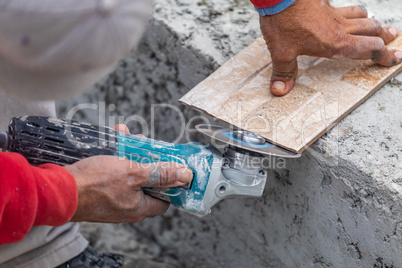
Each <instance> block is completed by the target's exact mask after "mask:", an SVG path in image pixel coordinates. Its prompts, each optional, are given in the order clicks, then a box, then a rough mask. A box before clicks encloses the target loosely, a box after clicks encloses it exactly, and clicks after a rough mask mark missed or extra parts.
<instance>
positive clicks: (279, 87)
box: [272, 81, 286, 91]
mask: <svg viewBox="0 0 402 268" xmlns="http://www.w3.org/2000/svg"><path fill="white" fill-rule="evenodd" d="M272 88H275V89H277V90H280V91H284V90H285V88H286V85H285V83H284V82H282V81H275V82H274V83H273V84H272Z"/></svg>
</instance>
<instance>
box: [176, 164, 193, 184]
mask: <svg viewBox="0 0 402 268" xmlns="http://www.w3.org/2000/svg"><path fill="white" fill-rule="evenodd" d="M192 179H193V172H192V171H191V169H189V168H187V167H182V168H179V169H177V180H178V181H180V182H181V183H183V184H187V183H189V182H190V181H191V180H192Z"/></svg>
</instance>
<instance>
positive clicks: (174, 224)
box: [58, 0, 402, 267]
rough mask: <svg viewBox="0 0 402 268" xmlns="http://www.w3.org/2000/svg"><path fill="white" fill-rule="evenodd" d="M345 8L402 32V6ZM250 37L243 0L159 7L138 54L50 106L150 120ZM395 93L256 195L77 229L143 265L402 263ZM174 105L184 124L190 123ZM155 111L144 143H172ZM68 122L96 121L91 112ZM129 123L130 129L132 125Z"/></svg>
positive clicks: (393, 1)
mask: <svg viewBox="0 0 402 268" xmlns="http://www.w3.org/2000/svg"><path fill="white" fill-rule="evenodd" d="M334 2H335V4H337V5H338V6H339V5H344V4H347V3H348V4H351V1H334ZM353 3H357V4H365V5H366V6H367V7H368V9H369V11H372V12H373V13H375V14H376V18H378V19H379V20H380V21H381V22H383V23H384V22H386V23H388V24H392V25H394V26H396V27H399V28H402V15H401V14H402V13H401V10H402V3H401V2H400V0H388V1H377V0H368V1H355V2H353ZM258 35H259V30H258V16H257V15H256V14H255V11H254V10H252V7H251V5H250V4H249V3H248V2H246V1H240V0H239V1H233V0H230V1H228V0H210V1H207V0H202V1H198V2H197V1H192V0H181V1H179V0H167V1H162V0H158V1H156V4H155V14H154V15H153V18H152V20H151V21H150V23H149V26H148V31H147V33H146V35H145V36H144V40H143V42H142V43H141V45H140V46H139V48H138V50H137V51H136V52H133V54H132V55H130V57H128V58H127V59H125V60H124V61H122V62H121V64H120V65H119V67H118V68H117V70H116V71H115V72H114V73H113V74H111V75H110V76H109V77H108V78H107V79H106V80H105V81H103V82H101V83H99V84H98V85H97V86H96V87H95V88H94V89H93V90H91V91H90V92H88V93H86V94H85V95H83V96H79V97H78V98H76V99H75V100H71V101H68V102H60V103H59V104H58V110H59V114H60V115H61V116H63V114H64V115H65V114H66V112H67V111H69V110H70V109H71V107H73V106H75V105H76V104H79V103H84V102H91V103H99V102H105V107H106V111H107V112H108V114H110V115H114V116H118V115H125V116H126V117H127V116H129V115H132V114H137V115H140V116H142V117H144V118H145V120H146V121H147V122H148V123H149V124H150V122H151V110H152V109H151V104H158V103H168V104H174V105H177V99H178V98H180V97H181V96H182V95H184V94H185V93H186V92H187V91H188V90H190V89H191V88H192V87H193V86H194V85H196V84H197V83H198V82H199V81H201V80H202V79H204V78H205V77H207V76H208V75H209V74H210V73H211V72H212V71H213V70H214V69H216V68H217V67H218V66H219V65H220V64H222V63H223V62H225V60H227V59H229V58H230V57H231V56H233V55H234V54H235V53H237V52H239V51H240V50H241V49H242V48H244V47H245V46H247V44H249V43H250V42H251V41H252V40H254V38H256V37H257V36H258ZM401 91H402V75H399V76H398V77H397V78H396V79H394V80H392V81H391V82H390V83H388V84H386V85H385V86H384V87H383V88H382V89H380V91H379V92H378V93H376V94H374V95H373V96H372V97H371V98H370V99H369V100H367V101H366V102H365V103H363V104H362V105H361V106H360V107H358V108H357V109H356V110H355V111H354V112H353V113H352V114H350V115H349V116H347V117H346V118H345V119H344V120H342V121H341V122H340V123H339V124H338V125H337V126H336V127H335V128H334V129H332V130H331V131H329V132H328V133H327V134H326V135H324V136H323V137H322V138H321V139H320V140H318V141H317V142H316V143H315V144H313V145H312V146H311V147H310V148H309V149H308V150H307V151H305V152H304V153H303V156H302V157H301V158H300V159H297V160H288V161H286V162H285V167H283V168H275V167H273V168H272V169H271V170H270V171H269V178H268V182H267V186H266V189H265V192H264V195H263V196H262V197H261V198H257V199H233V200H226V201H223V202H221V203H219V204H218V205H217V206H216V207H214V208H213V211H212V214H211V215H209V216H207V217H205V218H201V219H200V218H197V217H194V216H191V215H188V214H185V213H183V212H180V211H178V210H177V209H175V208H171V209H169V211H168V213H167V214H166V215H164V216H161V217H157V218H154V219H149V220H146V221H144V222H142V223H139V224H123V225H99V224H84V225H83V227H82V229H83V232H84V234H85V235H86V236H87V237H88V238H89V239H90V241H91V243H92V244H93V245H95V246H96V247H98V248H99V249H103V250H110V251H117V252H121V253H124V254H126V255H127V256H128V259H129V260H130V261H133V262H132V263H137V265H140V266H141V267H166V266H169V264H170V265H173V266H177V267H402V244H401V241H402V220H401V216H400V215H401V210H402V207H401V193H402V168H401V167H402V165H401V161H400V159H399V158H400V157H402V153H401V151H402V150H401V144H402V135H401V134H402V131H401V128H402V125H401V122H402V120H401V119H402V116H401V108H400V103H401ZM110 104H114V105H116V109H111V110H113V111H112V112H110V111H109V109H108V107H110V108H113V107H112V106H109V105H110ZM177 107H179V109H180V110H181V111H183V113H184V116H185V118H186V119H187V120H189V119H190V118H192V117H193V116H194V115H198V112H196V111H194V110H191V109H189V108H186V107H183V106H180V105H177ZM156 114H157V116H156V117H155V119H156V120H155V121H156V122H155V127H154V130H155V135H154V137H156V138H160V139H164V140H168V141H172V140H174V139H175V138H176V137H177V136H178V135H179V130H180V120H179V116H178V114H177V113H176V112H175V111H174V110H173V109H171V108H157V109H155V115H156ZM102 117H104V115H102ZM106 117H107V116H106ZM76 118H78V119H81V120H85V121H90V122H93V123H99V122H98V120H99V119H98V115H97V112H96V111H89V110H85V111H81V112H79V113H78V114H77V117H76ZM102 120H103V119H102ZM102 120H101V121H102ZM209 120H210V122H211V123H214V122H213V120H212V119H209ZM106 121H107V120H106ZM130 126H131V129H132V131H133V132H138V131H136V130H138V129H139V126H138V124H137V125H136V124H132V125H130ZM197 139H198V137H197ZM271 161H272V163H275V161H277V159H271ZM133 241H134V242H133ZM151 260H153V261H157V262H159V264H158V263H154V262H152V261H151ZM161 263H164V264H161ZM130 265H131V264H129V267H132V266H130Z"/></svg>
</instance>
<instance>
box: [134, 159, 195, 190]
mask: <svg viewBox="0 0 402 268" xmlns="http://www.w3.org/2000/svg"><path fill="white" fill-rule="evenodd" d="M141 172H142V182H141V184H140V186H141V187H150V186H152V187H176V186H183V185H186V184H188V183H190V182H191V180H192V179H193V172H192V170H191V169H190V168H188V167H186V166H184V165H181V164H178V163H175V162H158V163H153V164H150V165H147V166H146V167H145V166H144V167H142V168H141Z"/></svg>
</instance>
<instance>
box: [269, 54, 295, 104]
mask: <svg viewBox="0 0 402 268" xmlns="http://www.w3.org/2000/svg"><path fill="white" fill-rule="evenodd" d="M281 54H282V53H281ZM271 55H272V76H271V84H270V86H271V88H270V89H271V93H272V94H273V95H275V96H284V95H286V94H288V93H289V91H291V90H292V89H293V87H294V85H295V81H296V77H297V70H298V69H297V56H295V57H289V56H285V57H284V56H283V55H276V54H274V53H272V54H271Z"/></svg>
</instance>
